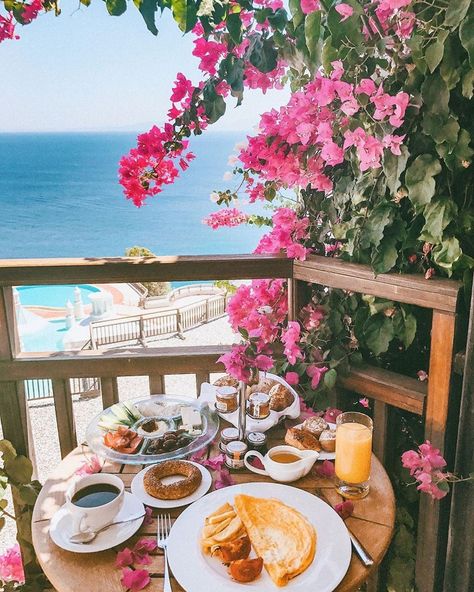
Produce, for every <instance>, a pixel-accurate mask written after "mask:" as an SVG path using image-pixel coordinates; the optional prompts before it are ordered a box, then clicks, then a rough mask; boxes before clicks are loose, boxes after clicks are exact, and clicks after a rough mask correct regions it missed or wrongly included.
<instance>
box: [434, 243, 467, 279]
mask: <svg viewBox="0 0 474 592" xmlns="http://www.w3.org/2000/svg"><path fill="white" fill-rule="evenodd" d="M461 255H462V251H461V247H460V246H459V241H458V239H457V238H456V237H454V236H452V237H451V238H448V239H446V240H444V241H443V242H442V243H441V244H440V245H436V247H435V248H434V249H433V251H432V256H433V261H434V262H435V263H436V265H438V266H439V267H442V268H443V269H445V270H446V273H447V274H448V276H451V275H452V270H453V264H454V263H456V261H458V259H459V258H460V257H461Z"/></svg>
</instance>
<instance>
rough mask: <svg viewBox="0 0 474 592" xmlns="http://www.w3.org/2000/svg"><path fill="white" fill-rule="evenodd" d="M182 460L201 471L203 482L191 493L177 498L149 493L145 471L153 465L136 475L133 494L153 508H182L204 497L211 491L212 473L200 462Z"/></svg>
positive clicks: (132, 487)
mask: <svg viewBox="0 0 474 592" xmlns="http://www.w3.org/2000/svg"><path fill="white" fill-rule="evenodd" d="M182 462H189V463H190V464H192V465H194V466H195V467H197V468H198V469H199V470H200V471H201V475H202V481H201V484H200V485H199V487H198V488H197V489H196V491H194V492H193V493H192V494H191V495H188V496H186V497H182V498H181V499H176V500H162V499H158V498H156V497H153V496H152V495H150V494H148V493H147V492H146V491H145V488H144V486H143V477H144V476H145V473H146V472H147V471H149V470H150V469H151V468H152V467H153V466H155V465H152V466H151V467H146V468H145V469H143V471H140V472H139V473H138V474H137V475H135V477H134V478H133V481H132V485H131V490H132V493H133V495H135V496H137V498H138V499H139V500H140V501H141V502H143V503H144V504H146V505H147V506H151V507H152V508H180V507H181V506H187V505H188V504H192V503H193V502H195V501H196V500H198V499H199V498H200V497H202V496H203V495H204V494H206V493H207V492H208V491H209V488H210V487H211V485H212V477H211V473H209V471H208V470H207V469H206V468H205V467H203V466H202V465H200V464H198V463H195V462H191V461H182Z"/></svg>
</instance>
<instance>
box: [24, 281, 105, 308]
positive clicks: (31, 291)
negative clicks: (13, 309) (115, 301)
mask: <svg viewBox="0 0 474 592" xmlns="http://www.w3.org/2000/svg"><path fill="white" fill-rule="evenodd" d="M76 287H78V288H79V289H80V291H81V296H82V302H83V303H84V304H89V303H90V300H89V295H90V294H93V293H95V292H100V288H97V287H96V286H90V285H88V284H79V285H78V286H73V285H70V286H67V285H61V286H19V287H18V288H17V290H18V295H19V297H20V302H21V304H22V305H23V306H51V307H54V308H64V307H65V306H66V302H67V301H68V300H70V301H71V302H74V290H75V288H76Z"/></svg>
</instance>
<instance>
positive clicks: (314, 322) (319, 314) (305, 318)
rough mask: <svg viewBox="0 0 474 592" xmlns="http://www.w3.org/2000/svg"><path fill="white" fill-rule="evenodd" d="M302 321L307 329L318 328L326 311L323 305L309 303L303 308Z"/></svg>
mask: <svg viewBox="0 0 474 592" xmlns="http://www.w3.org/2000/svg"><path fill="white" fill-rule="evenodd" d="M300 316H301V321H302V323H303V327H304V328H305V329H306V331H312V330H313V329H317V328H318V327H319V325H320V324H321V321H322V320H323V318H324V316H325V311H324V309H323V308H322V307H321V306H315V305H314V304H307V305H306V306H305V307H303V308H302V309H301V312H300Z"/></svg>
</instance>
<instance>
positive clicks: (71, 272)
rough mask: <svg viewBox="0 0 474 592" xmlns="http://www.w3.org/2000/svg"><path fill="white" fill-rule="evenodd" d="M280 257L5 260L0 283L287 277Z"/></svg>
mask: <svg viewBox="0 0 474 592" xmlns="http://www.w3.org/2000/svg"><path fill="white" fill-rule="evenodd" d="M292 275H293V261H292V260H291V259H288V258H287V257H284V256H279V255H196V256H182V255H179V256H178V255H176V256H174V255H173V256H168V257H114V258H112V257H108V258H107V257H104V258H99V257H96V258H87V259H0V286H2V285H3V286H24V285H31V284H46V285H49V284H82V283H84V282H88V283H91V282H92V283H99V284H100V283H109V282H127V283H130V282H163V281H191V280H230V279H236V280H237V279H240V280H244V279H262V278H287V277H292Z"/></svg>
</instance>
